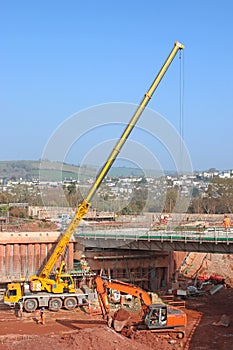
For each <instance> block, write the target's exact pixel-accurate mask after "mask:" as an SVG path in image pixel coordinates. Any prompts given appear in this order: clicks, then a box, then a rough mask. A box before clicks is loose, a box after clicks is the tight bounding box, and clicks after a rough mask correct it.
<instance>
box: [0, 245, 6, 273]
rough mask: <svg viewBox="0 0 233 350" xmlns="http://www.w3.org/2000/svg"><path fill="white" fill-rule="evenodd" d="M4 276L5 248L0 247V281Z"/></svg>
mask: <svg viewBox="0 0 233 350" xmlns="http://www.w3.org/2000/svg"><path fill="white" fill-rule="evenodd" d="M5 276H6V265H5V246H4V245H3V244H1V245H0V279H4V277H5Z"/></svg>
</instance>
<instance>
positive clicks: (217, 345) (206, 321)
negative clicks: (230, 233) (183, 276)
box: [0, 288, 233, 350]
mask: <svg viewBox="0 0 233 350" xmlns="http://www.w3.org/2000/svg"><path fill="white" fill-rule="evenodd" d="M185 312H186V313H187V317H188V326H187V330H186V336H185V338H184V339H181V340H180V339H177V338H176V337H175V334H170V335H169V334H163V335H161V334H157V333H156V334H154V333H149V332H148V331H137V332H135V333H134V334H133V336H132V338H131V339H129V338H126V337H124V336H123V335H121V334H118V333H116V332H115V331H113V330H112V329H110V328H108V327H107V325H106V323H105V321H104V320H103V319H102V318H101V316H100V315H95V316H90V315H88V314H87V313H85V312H83V311H81V310H80V309H76V310H73V311H66V310H60V311H59V312H57V313H55V312H49V311H46V322H45V325H41V324H38V323H37V320H38V318H39V317H38V313H36V312H35V313H32V314H26V313H24V315H23V319H22V320H19V319H18V318H16V316H15V315H14V310H9V309H7V310H6V309H4V310H1V311H0V350H13V349H17V350H29V349H30V350H31V349H32V348H33V347H35V346H36V347H42V348H43V347H44V348H46V349H51V350H53V349H56V350H57V349H67V350H71V349H72V350H75V349H78V350H99V349H103V350H105V349H106V350H149V349H151V350H155V349H156V350H167V349H169V350H178V349H184V350H212V349H216V350H218V349H219V350H225V349H226V350H232V349H233V321H232V314H233V289H232V288H222V289H221V290H220V291H219V292H217V293H216V294H214V295H212V296H211V295H203V296H199V297H192V298H189V299H188V300H187V301H186V309H185ZM224 314H225V315H227V316H229V317H230V325H229V326H228V327H224V326H215V325H213V323H214V322H218V321H219V320H220V319H221V316H222V315H224ZM134 317H135V315H134Z"/></svg>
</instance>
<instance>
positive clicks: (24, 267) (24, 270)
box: [20, 244, 27, 277]
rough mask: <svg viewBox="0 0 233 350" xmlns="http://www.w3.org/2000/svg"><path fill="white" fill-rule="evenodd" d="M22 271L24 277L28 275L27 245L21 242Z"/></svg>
mask: <svg viewBox="0 0 233 350" xmlns="http://www.w3.org/2000/svg"><path fill="white" fill-rule="evenodd" d="M20 265H21V266H20V271H21V275H22V277H26V274H27V252H26V245H25V244H21V245H20Z"/></svg>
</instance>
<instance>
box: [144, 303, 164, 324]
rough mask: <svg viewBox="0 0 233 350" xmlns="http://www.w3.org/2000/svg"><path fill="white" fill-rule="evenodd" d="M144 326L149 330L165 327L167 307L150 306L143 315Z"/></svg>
mask: <svg viewBox="0 0 233 350" xmlns="http://www.w3.org/2000/svg"><path fill="white" fill-rule="evenodd" d="M145 324H146V325H147V327H148V328H149V329H154V328H161V327H164V326H165V327H166V324H167V307H166V305H162V304H158V305H154V304H152V305H150V306H149V307H148V309H147V312H146V315H145Z"/></svg>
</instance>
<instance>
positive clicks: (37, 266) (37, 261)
mask: <svg viewBox="0 0 233 350" xmlns="http://www.w3.org/2000/svg"><path fill="white" fill-rule="evenodd" d="M34 268H35V273H36V275H37V274H38V272H39V270H40V268H41V266H40V244H39V243H35V246H34Z"/></svg>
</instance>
